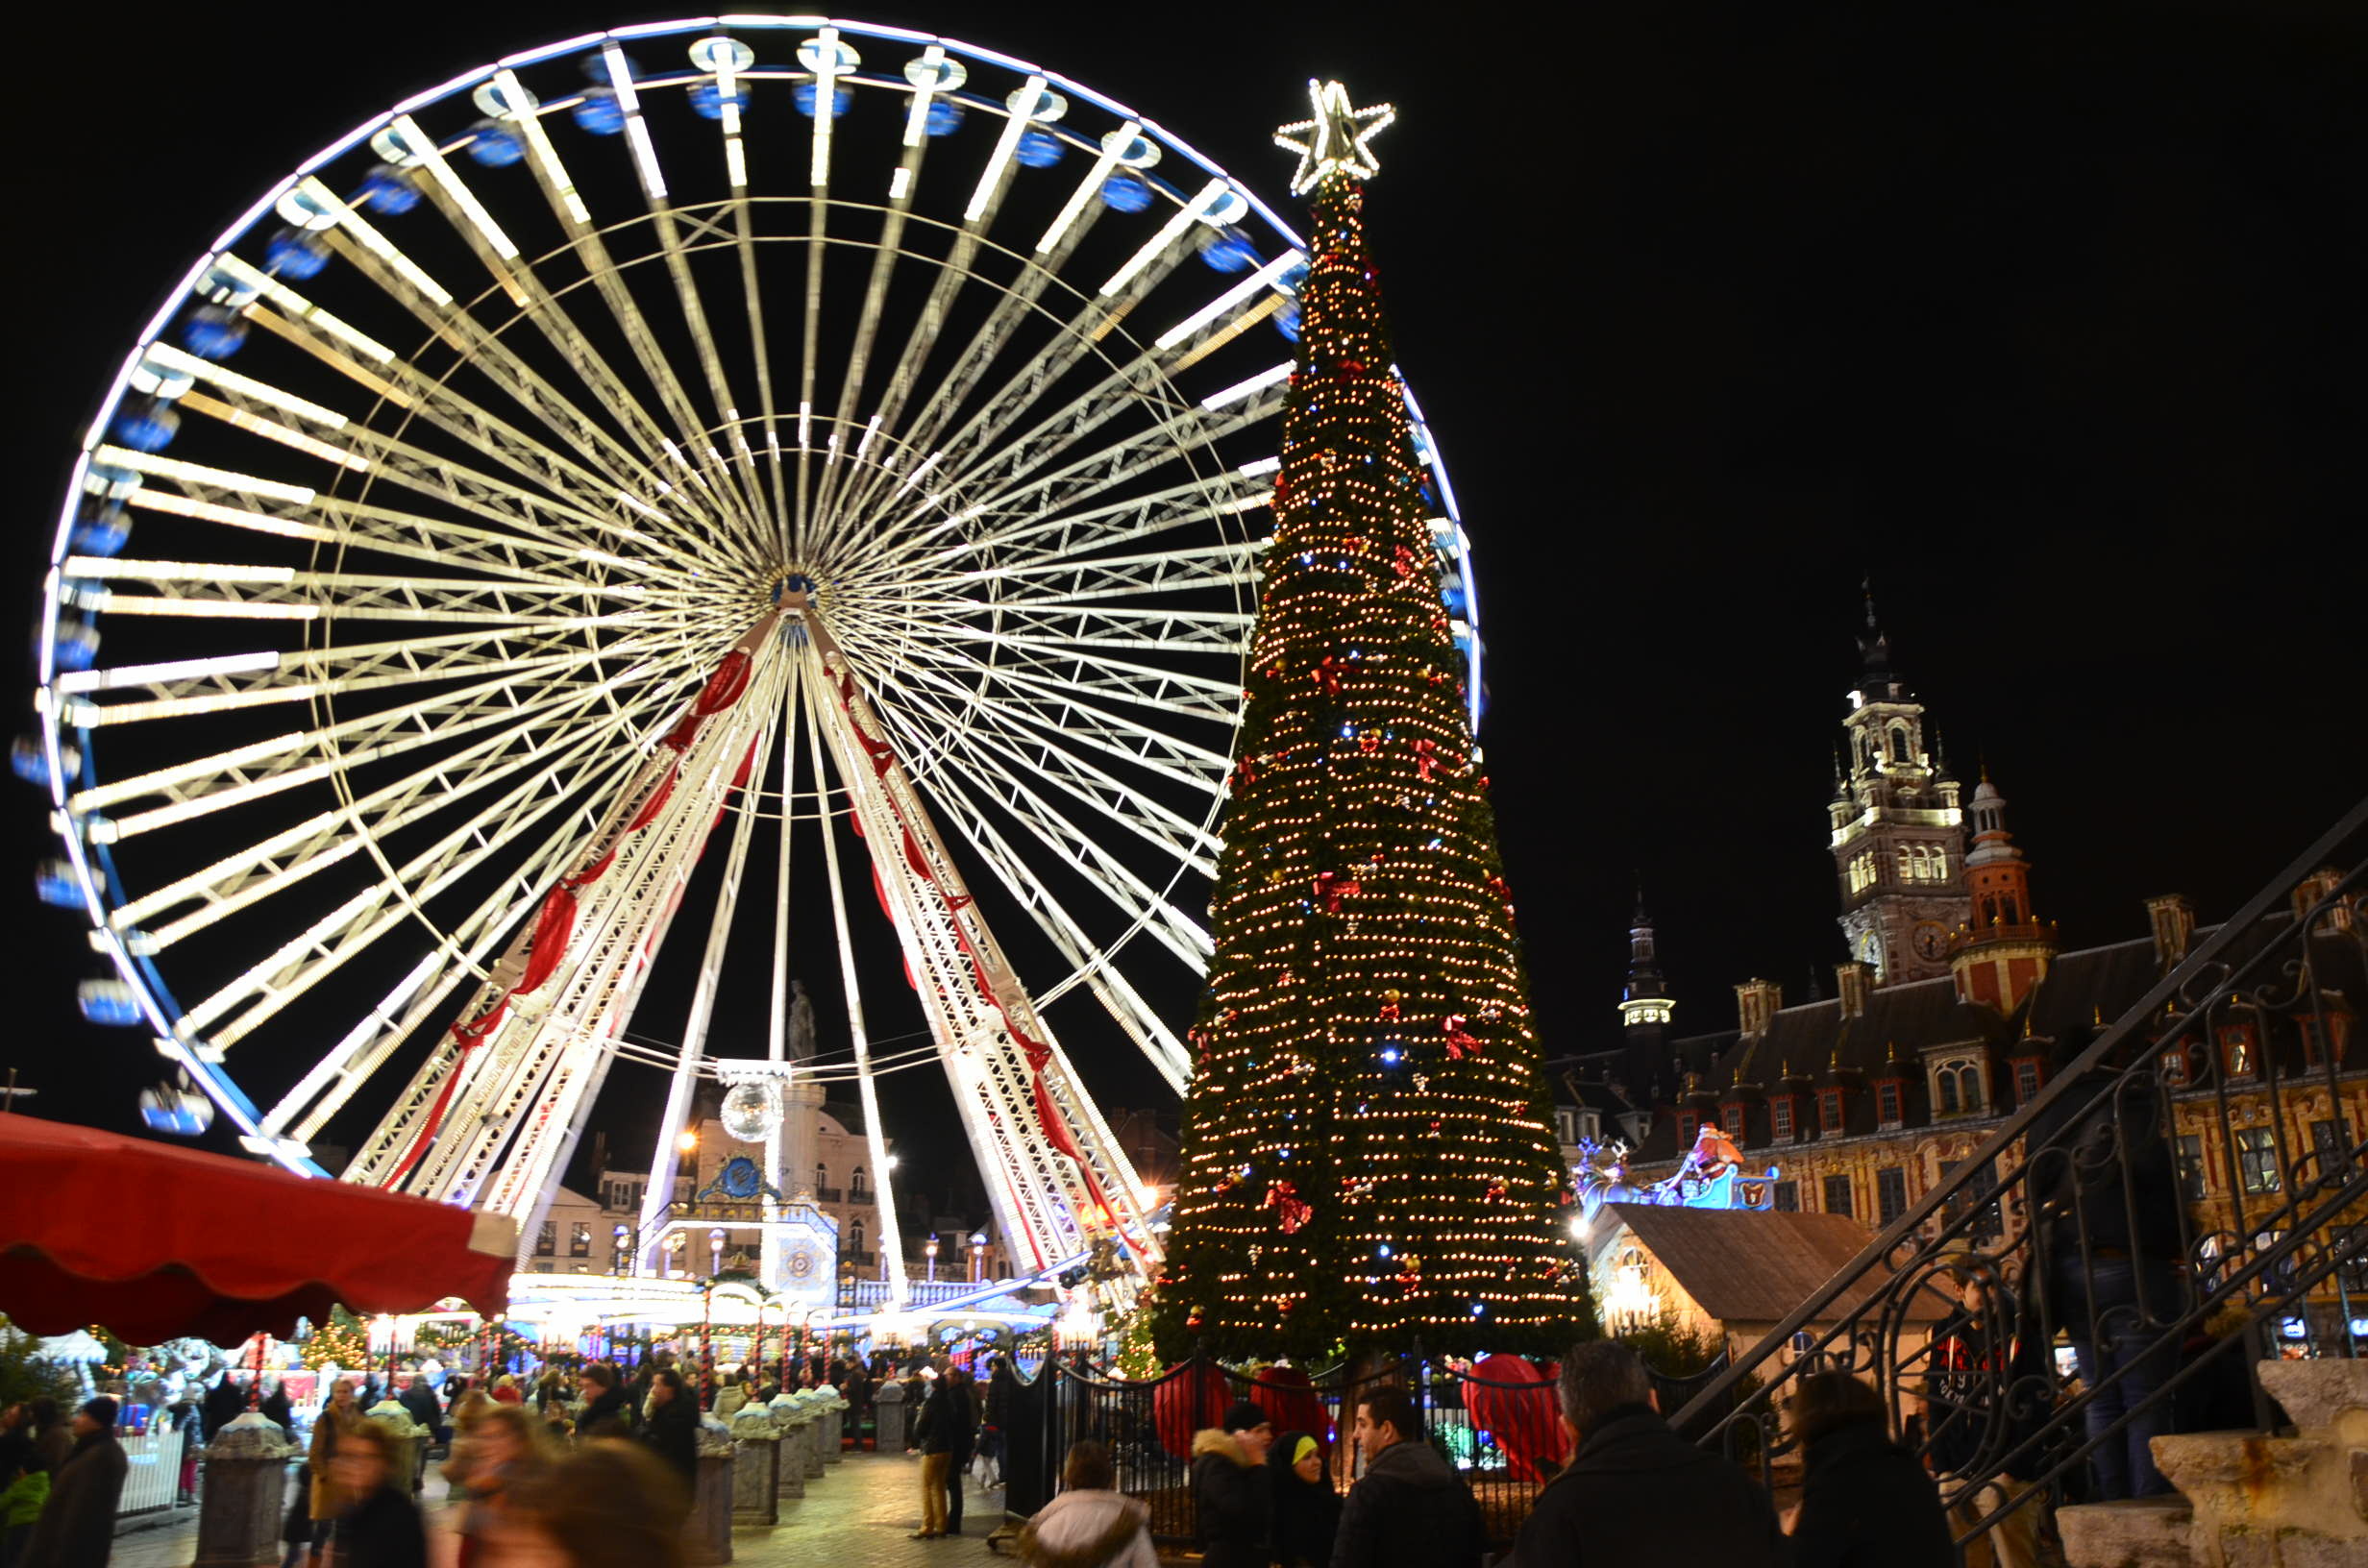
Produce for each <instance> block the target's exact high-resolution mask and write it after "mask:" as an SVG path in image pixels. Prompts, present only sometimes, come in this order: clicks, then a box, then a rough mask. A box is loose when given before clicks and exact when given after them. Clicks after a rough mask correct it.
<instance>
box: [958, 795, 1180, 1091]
mask: <svg viewBox="0 0 2368 1568" xmlns="http://www.w3.org/2000/svg"><path fill="white" fill-rule="evenodd" d="M930 798H931V800H932V801H933V802H935V803H936V805H937V807H938V809H939V810H940V811H942V812H943V813H944V814H945V816H946V819H947V821H950V822H951V823H952V824H953V826H954V827H955V828H956V829H957V830H959V831H960V832H961V834H962V835H963V837H964V838H965V839H966V840H967V841H968V842H969V844H970V845H971V847H972V849H973V850H974V852H976V853H977V855H978V856H979V858H980V859H982V860H984V861H985V862H986V863H987V866H988V868H989V869H990V870H992V871H993V872H994V873H995V877H996V880H997V882H998V883H999V885H1000V886H1001V887H1002V888H1003V890H1004V891H1005V892H1006V893H1008V894H1010V895H1011V896H1012V897H1013V899H1014V900H1016V901H1017V902H1018V903H1019V905H1020V907H1021V908H1023V909H1024V910H1025V911H1026V912H1027V915H1028V918H1029V919H1032V920H1034V921H1035V922H1036V927H1037V929H1038V930H1040V931H1042V932H1043V933H1044V934H1045V937H1046V938H1047V940H1048V941H1049V942H1051V943H1052V944H1053V947H1054V949H1055V950H1056V951H1058V952H1059V953H1060V955H1061V957H1062V959H1063V960H1064V961H1066V962H1067V963H1068V964H1069V965H1070V966H1071V968H1072V970H1073V972H1072V974H1071V976H1070V978H1069V979H1067V980H1064V981H1061V982H1059V983H1058V984H1056V985H1054V986H1052V987H1050V988H1048V989H1047V990H1044V991H1037V992H1030V994H1031V995H1032V996H1033V997H1034V999H1035V1001H1036V1004H1037V1005H1038V1006H1039V1007H1040V1008H1043V1007H1049V1006H1050V1005H1051V1004H1052V1003H1053V1002H1054V1001H1056V1000H1058V999H1059V998H1060V996H1061V995H1062V994H1063V993H1064V992H1067V991H1068V990H1069V989H1070V988H1071V987H1073V986H1075V985H1080V984H1081V985H1083V986H1085V987H1086V989H1087V990H1088V991H1090V992H1092V993H1093V994H1094V996H1095V998H1096V999H1097V1000H1098V1001H1099V1002H1100V1003H1101V1005H1102V1007H1103V1009H1104V1011H1106V1012H1107V1013H1108V1014H1109V1015H1110V1017H1111V1018H1112V1019H1113V1020H1114V1021H1116V1022H1117V1024H1118V1025H1119V1027H1120V1028H1121V1029H1122V1030H1123V1031H1124V1032H1125V1034H1126V1037H1127V1038H1128V1039H1129V1040H1131V1041H1134V1043H1135V1048H1136V1049H1137V1050H1139V1051H1141V1052H1142V1053H1143V1054H1144V1056H1145V1057H1146V1058H1147V1060H1148V1061H1149V1062H1150V1063H1151V1065H1152V1066H1154V1067H1157V1068H1158V1069H1159V1071H1160V1074H1161V1076H1163V1077H1164V1078H1166V1079H1167V1080H1168V1083H1169V1085H1170V1087H1171V1088H1173V1089H1175V1090H1178V1091H1179V1092H1180V1091H1181V1090H1183V1088H1184V1086H1185V1085H1186V1084H1187V1083H1189V1082H1190V1081H1191V1077H1192V1064H1191V1059H1190V1058H1189V1057H1188V1056H1187V1055H1186V1053H1185V1050H1184V1046H1183V1043H1182V1042H1181V1041H1178V1040H1177V1039H1176V1038H1175V1034H1174V1032H1173V1031H1172V1030H1171V1029H1170V1028H1169V1027H1168V1025H1167V1023H1166V1021H1165V1020H1163V1019H1162V1018H1161V1017H1160V1016H1159V1012H1158V1010H1157V1009H1156V1008H1154V1007H1152V1006H1151V1005H1150V1004H1149V1003H1147V1002H1146V1001H1145V1000H1144V999H1143V995H1142V993H1141V992H1138V991H1137V990H1136V989H1135V988H1134V986H1133V985H1132V984H1130V983H1129V982H1128V981H1127V979H1126V976H1125V973H1124V972H1123V971H1122V970H1121V969H1120V968H1118V966H1117V965H1115V964H1113V963H1111V962H1109V952H1110V950H1111V949H1114V948H1115V947H1116V946H1118V945H1119V944H1120V943H1096V942H1095V941H1094V940H1093V938H1092V937H1090V936H1089V935H1088V934H1087V933H1086V931H1085V928H1084V927H1083V926H1081V925H1079V924H1078V923H1077V921H1076V919H1075V918H1074V917H1073V916H1072V915H1071V914H1070V913H1069V911H1068V910H1067V909H1066V908H1064V907H1062V905H1061V903H1060V901H1059V900H1058V899H1056V898H1054V897H1053V896H1052V895H1051V894H1050V893H1049V892H1048V890H1047V889H1046V887H1045V885H1044V879H1043V878H1042V877H1040V876H1037V875H1035V874H1034V873H1033V872H1032V871H1031V870H1029V868H1028V866H1027V863H1026V862H1025V860H1024V859H1023V858H1022V857H1021V855H1020V853H1019V852H1018V850H1017V849H1016V848H1015V847H1014V846H1013V845H1012V843H1011V841H1010V840H1009V839H1008V838H1006V837H1005V836H1004V835H1003V833H1002V832H1001V831H1000V830H999V829H998V828H997V827H996V825H995V823H994V821H992V820H991V819H990V818H989V816H988V814H987V813H986V812H985V811H984V810H983V809H981V807H980V806H979V803H978V802H977V800H976V799H975V798H974V797H973V796H972V793H971V792H970V791H969V790H968V789H967V788H965V787H964V786H963V785H962V784H960V783H959V782H958V781H956V780H955V779H954V778H953V777H952V776H950V775H946V774H941V775H939V776H938V777H937V778H936V779H935V781H934V787H933V788H932V789H931V791H930ZM1047 847H1048V848H1054V847H1055V846H1054V845H1049V844H1048V845H1047ZM1056 852H1057V851H1056ZM1137 919H1138V920H1139V921H1140V920H1141V919H1142V918H1141V917H1140V916H1138V918H1137ZM1128 934H1129V935H1131V934H1132V929H1131V928H1130V931H1129V933H1128ZM1123 940H1124V939H1123V938H1122V939H1120V941H1121V943H1122V942H1123Z"/></svg>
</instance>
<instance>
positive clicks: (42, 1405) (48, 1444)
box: [25, 1394, 74, 1480]
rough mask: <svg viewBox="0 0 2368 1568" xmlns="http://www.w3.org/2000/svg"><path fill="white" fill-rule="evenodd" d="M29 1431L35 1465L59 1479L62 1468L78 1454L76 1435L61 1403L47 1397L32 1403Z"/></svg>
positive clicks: (27, 1422) (27, 1419)
mask: <svg viewBox="0 0 2368 1568" xmlns="http://www.w3.org/2000/svg"><path fill="white" fill-rule="evenodd" d="M25 1431H26V1432H27V1433H31V1441H32V1447H33V1463H34V1464H35V1465H36V1466H37V1467H38V1468H40V1469H42V1470H46V1471H48V1472H49V1474H50V1477H51V1478H52V1479H53V1480H54V1479H56V1477H57V1474H58V1467H59V1466H60V1465H62V1464H63V1463H65V1457H66V1456H67V1455H68V1454H71V1453H73V1452H74V1433H73V1430H72V1429H71V1428H70V1427H68V1426H67V1425H66V1418H65V1416H64V1415H63V1414H62V1413H61V1412H60V1411H59V1409H58V1402H57V1401H56V1400H54V1399H52V1398H50V1397H49V1396H48V1395H47V1394H43V1395H40V1396H39V1397H37V1398H36V1399H34V1400H32V1401H31V1402H29V1403H28V1404H27V1405H26V1406H25Z"/></svg>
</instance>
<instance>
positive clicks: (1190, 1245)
mask: <svg viewBox="0 0 2368 1568" xmlns="http://www.w3.org/2000/svg"><path fill="white" fill-rule="evenodd" d="M1310 86H1311V88H1312V89H1313V90H1314V93H1315V117H1314V118H1313V120H1311V121H1310V122H1308V123H1307V124H1304V125H1299V126H1289V127H1285V128H1284V130H1283V132H1282V133H1279V134H1278V135H1277V137H1276V139H1277V141H1279V142H1281V143H1282V144H1283V145H1285V146H1287V147H1290V148H1292V149H1293V150H1294V151H1296V152H1298V153H1300V155H1301V162H1300V168H1299V178H1298V179H1297V180H1296V181H1295V184H1294V189H1295V191H1296V192H1298V193H1301V194H1304V193H1307V192H1309V191H1312V192H1313V193H1314V203H1313V212H1312V220H1313V231H1312V236H1311V239H1310V242H1309V262H1308V270H1307V273H1306V276H1305V278H1304V280H1303V281H1302V282H1301V285H1300V295H1299V308H1300V353H1299V361H1298V364H1297V366H1296V367H1295V372H1294V374H1293V377H1292V380H1291V391H1290V398H1289V402H1288V404H1287V410H1288V411H1287V413H1286V415H1285V418H1284V425H1283V437H1282V453H1281V459H1282V468H1281V472H1280V474H1279V475H1278V476H1277V478H1276V480H1275V486H1274V514H1275V527H1274V539H1273V542H1272V544H1271V546H1270V548H1269V551H1268V552H1267V557H1266V570H1265V584H1264V588H1263V590H1262V596H1261V599H1260V603H1259V612H1258V624H1257V628H1256V631H1255V633H1254V635H1253V637H1252V641H1251V657H1250V674H1249V687H1248V691H1247V694H1246V695H1247V698H1248V701H1247V706H1246V712H1245V715H1244V720H1243V726H1242V735H1241V747H1240V750H1239V752H1238V754H1237V758H1236V763H1235V768H1234V774H1233V804H1232V810H1231V815H1230V817H1229V819H1228V821H1227V823H1226V829H1225V847H1224V852H1223V855H1222V856H1221V859H1220V862H1219V867H1218V889H1217V899H1216V904H1215V910H1214V918H1215V940H1216V956H1215V957H1214V959H1213V960H1212V961H1211V963H1210V967H1209V991H1208V994H1207V996H1206V998H1205V1000H1204V1003H1203V1007H1202V1012H1201V1017H1200V1018H1199V1021H1198V1023H1197V1024H1196V1027H1195V1029H1194V1031H1193V1040H1194V1043H1195V1046H1196V1051H1197V1053H1198V1060H1197V1064H1196V1077H1195V1080H1194V1084H1193V1090H1192V1093H1191V1096H1190V1098H1189V1100H1188V1102H1187V1104H1186V1107H1185V1114H1184V1171H1183V1175H1182V1178H1181V1180H1180V1181H1179V1183H1178V1186H1177V1190H1176V1198H1175V1208H1174V1214H1173V1228H1172V1232H1171V1234H1170V1237H1169V1243H1168V1258H1167V1262H1166V1266H1165V1269H1164V1272H1163V1275H1162V1279H1161V1282H1160V1287H1159V1290H1158V1293H1157V1296H1156V1300H1155V1305H1154V1308H1153V1327H1154V1333H1155V1335H1156V1337H1157V1340H1158V1343H1159V1348H1160V1351H1161V1353H1162V1354H1163V1355H1165V1356H1169V1357H1175V1356H1180V1355H1183V1354H1188V1353H1190V1352H1191V1351H1193V1350H1196V1349H1197V1350H1203V1351H1206V1352H1209V1353H1211V1354H1214V1355H1218V1356H1221V1357H1226V1358H1249V1357H1257V1356H1264V1355H1273V1354H1287V1355H1293V1356H1297V1357H1301V1358H1322V1357H1325V1356H1328V1355H1329V1354H1331V1353H1333V1352H1335V1351H1336V1350H1346V1351H1348V1352H1351V1353H1357V1352H1366V1351H1380V1350H1393V1351H1404V1350H1407V1349H1410V1348H1412V1347H1413V1346H1414V1345H1415V1344H1416V1343H1417V1342H1419V1343H1420V1345H1421V1347H1422V1348H1423V1349H1424V1350H1425V1351H1426V1352H1429V1353H1432V1354H1470V1353H1473V1352H1475V1351H1479V1350H1482V1349H1489V1350H1512V1351H1550V1350H1555V1349H1560V1348H1561V1347H1562V1346H1564V1345H1566V1343H1567V1342H1568V1340H1569V1337H1570V1336H1571V1334H1572V1332H1573V1330H1574V1327H1575V1324H1576V1322H1577V1320H1578V1318H1579V1317H1580V1316H1581V1314H1582V1313H1583V1311H1584V1309H1583V1308H1582V1307H1580V1306H1579V1304H1578V1292H1579V1289H1580V1286H1579V1285H1578V1283H1577V1280H1576V1278H1575V1274H1576V1270H1575V1269H1574V1268H1573V1267H1572V1266H1571V1263H1570V1261H1569V1259H1568V1256H1567V1254H1566V1250H1565V1246H1564V1244H1562V1243H1560V1242H1559V1241H1558V1238H1557V1237H1556V1235H1555V1225H1554V1220H1555V1210H1556V1207H1557V1205H1558V1203H1559V1201H1560V1197H1561V1192H1562V1188H1564V1186H1565V1177H1564V1173H1563V1171H1562V1169H1561V1165H1560V1160H1559V1156H1558V1152H1557V1149H1556V1145H1555V1141H1554V1135H1553V1133H1552V1131H1551V1130H1550V1118H1549V1116H1548V1114H1547V1106H1546V1100H1545V1094H1544V1091H1543V1088H1542V1081H1541V1077H1540V1074H1539V1071H1538V1066H1537V1040H1536V1034H1535V1031H1534V1028H1533V1026H1532V1020H1531V1017H1530V1007H1529V992H1528V987H1527V984H1526V982H1525V980H1524V978H1523V976H1522V971H1521V963H1520V958H1519V956H1518V948H1517V942H1516V939H1515V936H1514V923H1513V906H1512V902H1511V899H1510V895H1509V894H1508V891H1507V889H1506V885H1505V879H1504V874H1503V868H1502V865H1501V863H1500V861H1499V859H1498V856H1497V849H1496V828H1495V821H1494V819H1493V817H1492V813H1491V811H1490V809H1489V802H1488V780H1487V779H1486V778H1485V777H1484V776H1482V775H1481V773H1480V771H1479V768H1478V763H1477V758H1476V756H1475V754H1474V747H1473V746H1472V737H1471V730H1470V726H1469V723H1468V720H1467V717H1466V714H1467V709H1466V694H1465V691H1464V685H1463V680H1462V677H1461V673H1462V671H1463V669H1464V661H1463V659H1462V657H1461V656H1460V654H1459V653H1458V650H1457V649H1456V646H1455V643H1454V640H1453V638H1452V636H1451V634H1450V632H1449V623H1448V618H1447V609H1446V605H1445V602H1444V600H1443V598H1442V596H1441V592H1440V587H1439V581H1438V572H1437V567H1436V564H1435V563H1436V556H1435V555H1434V553H1433V551H1432V546H1431V533H1430V521H1429V520H1430V517H1431V515H1432V512H1433V510H1434V508H1435V503H1434V502H1432V501H1431V500H1430V499H1429V498H1428V497H1427V496H1426V495H1425V493H1424V483H1423V476H1422V471H1421V468H1420V467H1419V466H1418V463H1417V461H1416V458H1415V452H1414V444H1413V439H1412V435H1411V431H1410V426H1409V423H1408V418H1407V412H1406V394H1405V388H1404V387H1403V386H1402V385H1401V384H1400V382H1399V380H1398V378H1397V375H1396V373H1395V371H1394V368H1393V362H1392V358H1391V353H1390V342H1389V336H1388V332H1387V329H1386V327H1385V325H1384V322H1383V318H1382V308H1381V290H1380V286H1379V284H1378V282H1376V280H1375V276H1374V271H1373V263H1372V259H1371V257H1369V255H1368V253H1367V250H1366V243H1365V232H1364V227H1363V223H1362V218H1361V208H1362V204H1363V188H1362V182H1363V181H1364V180H1365V179H1366V178H1367V177H1368V176H1369V175H1370V174H1371V173H1372V172H1373V167H1374V166H1373V162H1372V159H1371V156H1370V154H1369V151H1368V143H1369V139H1370V137H1371V136H1372V135H1373V134H1374V133H1375V132H1377V131H1378V130H1379V129H1380V128H1381V126H1382V125H1384V124H1386V123H1387V122H1388V120H1389V118H1390V110H1387V109H1376V110H1352V109H1350V108H1349V104H1348V99H1347V97H1346V95H1345V94H1344V92H1343V91H1342V90H1341V87H1340V86H1339V84H1337V83H1331V84H1326V85H1325V86H1321V87H1320V88H1318V87H1316V86H1315V85H1314V84H1310Z"/></svg>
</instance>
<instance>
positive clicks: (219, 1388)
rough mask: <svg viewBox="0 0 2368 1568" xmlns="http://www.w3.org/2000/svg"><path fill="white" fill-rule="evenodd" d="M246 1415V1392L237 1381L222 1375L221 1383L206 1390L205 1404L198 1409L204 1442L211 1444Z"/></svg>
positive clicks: (224, 1374)
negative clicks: (219, 1434) (218, 1435)
mask: <svg viewBox="0 0 2368 1568" xmlns="http://www.w3.org/2000/svg"><path fill="white" fill-rule="evenodd" d="M246 1413H247V1391H246V1390H245V1389H244V1388H241V1387H239V1386H238V1380H237V1379H235V1378H234V1377H232V1376H231V1375H230V1374H229V1373H228V1372H225V1373H223V1374H222V1381H221V1382H220V1383H217V1384H214V1385H213V1386H212V1387H210V1388H209V1389H207V1390H206V1403H205V1404H204V1405H202V1406H200V1407H199V1420H200V1423H201V1430H202V1431H203V1432H204V1433H205V1438H206V1441H208V1442H212V1441H213V1440H214V1437H215V1435H216V1434H217V1433H220V1432H221V1430H222V1429H223V1428H224V1427H227V1426H229V1425H230V1424H231V1423H232V1422H234V1421H235V1420H237V1419H238V1418H239V1417H240V1416H242V1415H244V1414H246Z"/></svg>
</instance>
